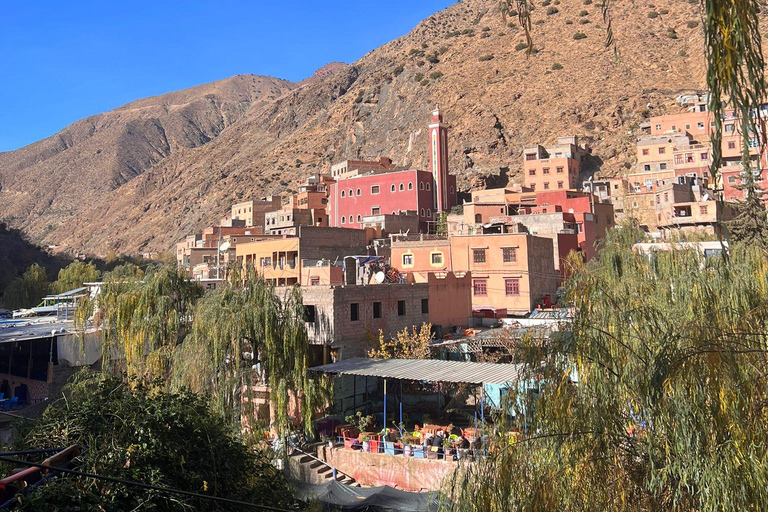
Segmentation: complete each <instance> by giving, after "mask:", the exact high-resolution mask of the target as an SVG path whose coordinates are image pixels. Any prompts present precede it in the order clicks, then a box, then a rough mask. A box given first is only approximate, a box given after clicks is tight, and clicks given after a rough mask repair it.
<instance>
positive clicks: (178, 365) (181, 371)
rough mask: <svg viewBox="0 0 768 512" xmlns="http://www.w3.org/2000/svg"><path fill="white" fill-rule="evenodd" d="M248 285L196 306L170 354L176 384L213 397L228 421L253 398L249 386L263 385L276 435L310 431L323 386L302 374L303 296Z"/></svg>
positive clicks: (251, 280)
mask: <svg viewBox="0 0 768 512" xmlns="http://www.w3.org/2000/svg"><path fill="white" fill-rule="evenodd" d="M240 273H241V272H240V271H238V272H237V273H235V275H238V276H239V275H240ZM245 277H246V279H244V280H240V279H233V280H232V281H231V282H230V283H228V284H227V285H225V286H223V287H220V288H219V289H217V290H216V291H213V292H210V293H208V294H206V296H205V297H203V299H201V300H200V301H199V302H198V305H197V309H196V314H195V320H194V322H193V324H192V331H191V333H190V335H189V336H188V337H187V339H186V340H185V341H184V343H182V344H180V345H178V346H177V348H176V351H175V354H174V358H173V366H174V378H173V383H174V385H175V386H178V387H187V388H189V389H191V390H193V391H199V392H205V391H209V392H211V394H212V396H213V398H214V403H215V405H216V407H217V408H219V410H220V411H221V412H222V413H223V414H225V415H228V416H233V415H236V414H237V413H238V411H239V410H240V405H241V403H242V399H243V398H246V399H247V398H252V395H253V393H252V387H251V383H255V382H261V383H264V384H268V385H269V388H270V390H271V391H270V400H271V402H272V405H273V407H274V413H275V418H274V421H275V425H274V426H275V428H276V429H277V430H278V431H279V432H280V433H282V434H284V433H286V432H288V431H289V430H290V429H291V428H292V426H294V425H295V424H296V423H298V422H299V420H300V422H301V425H302V426H303V427H304V429H305V430H309V429H310V428H311V421H312V416H313V413H314V412H315V410H316V408H317V407H319V406H322V405H324V404H325V400H326V399H327V386H325V385H324V384H323V382H324V381H322V380H316V379H313V378H311V377H310V375H309V374H308V372H307V365H308V351H309V342H308V338H307V331H306V326H305V321H304V306H303V305H302V300H301V292H300V289H299V288H298V287H291V288H285V289H276V288H275V287H274V286H272V285H269V284H267V283H266V282H265V281H264V280H263V279H261V278H259V277H258V276H257V275H256V273H255V272H254V271H253V269H252V268H251V269H247V270H246V271H245ZM291 402H294V403H295V404H296V403H297V404H298V407H299V412H300V416H301V417H300V418H293V419H292V418H291V417H289V413H290V411H291V409H292V406H291Z"/></svg>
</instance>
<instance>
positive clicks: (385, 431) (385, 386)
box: [384, 379, 387, 435]
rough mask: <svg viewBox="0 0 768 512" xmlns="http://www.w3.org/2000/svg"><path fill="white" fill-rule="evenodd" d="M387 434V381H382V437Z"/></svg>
mask: <svg viewBox="0 0 768 512" xmlns="http://www.w3.org/2000/svg"><path fill="white" fill-rule="evenodd" d="M386 434H387V379H384V435H386Z"/></svg>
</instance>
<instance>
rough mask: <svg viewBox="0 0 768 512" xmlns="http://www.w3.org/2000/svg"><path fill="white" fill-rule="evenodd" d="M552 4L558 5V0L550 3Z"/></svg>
mask: <svg viewBox="0 0 768 512" xmlns="http://www.w3.org/2000/svg"><path fill="white" fill-rule="evenodd" d="M552 3H553V4H555V5H560V0H555V1H554V2H552Z"/></svg>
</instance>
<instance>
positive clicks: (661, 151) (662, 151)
mask: <svg viewBox="0 0 768 512" xmlns="http://www.w3.org/2000/svg"><path fill="white" fill-rule="evenodd" d="M666 152H667V148H659V154H660V155H663V154H664V153H666Z"/></svg>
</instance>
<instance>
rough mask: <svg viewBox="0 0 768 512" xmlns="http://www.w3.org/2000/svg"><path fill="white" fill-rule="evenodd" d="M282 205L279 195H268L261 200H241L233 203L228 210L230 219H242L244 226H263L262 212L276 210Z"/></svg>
mask: <svg viewBox="0 0 768 512" xmlns="http://www.w3.org/2000/svg"><path fill="white" fill-rule="evenodd" d="M281 206H282V201H281V199H280V196H270V197H267V198H264V199H261V200H250V201H243V202H242V203H237V204H233V205H232V208H231V212H230V218H231V219H232V220H242V221H244V222H245V226H246V227H251V226H262V227H263V226H264V214H266V213H267V212H272V211H275V210H278V209H279V208H280V207H281Z"/></svg>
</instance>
